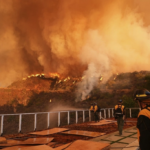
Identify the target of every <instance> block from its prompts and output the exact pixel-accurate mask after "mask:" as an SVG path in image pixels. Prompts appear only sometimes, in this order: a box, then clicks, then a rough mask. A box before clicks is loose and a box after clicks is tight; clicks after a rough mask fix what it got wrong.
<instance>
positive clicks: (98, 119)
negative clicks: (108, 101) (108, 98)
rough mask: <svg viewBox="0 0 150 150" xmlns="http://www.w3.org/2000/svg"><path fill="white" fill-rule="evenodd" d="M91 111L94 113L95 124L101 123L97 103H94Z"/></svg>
mask: <svg viewBox="0 0 150 150" xmlns="http://www.w3.org/2000/svg"><path fill="white" fill-rule="evenodd" d="M90 110H91V112H94V120H95V122H99V121H100V117H99V112H100V107H99V106H98V105H97V103H95V102H94V103H92V104H91V107H90Z"/></svg>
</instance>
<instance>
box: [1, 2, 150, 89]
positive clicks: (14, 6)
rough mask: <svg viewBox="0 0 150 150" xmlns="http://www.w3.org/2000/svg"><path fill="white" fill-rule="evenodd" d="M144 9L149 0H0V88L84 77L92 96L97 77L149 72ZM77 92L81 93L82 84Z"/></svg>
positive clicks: (148, 21)
mask: <svg viewBox="0 0 150 150" xmlns="http://www.w3.org/2000/svg"><path fill="white" fill-rule="evenodd" d="M149 5H150V2H149V0H143V1H140V0H136V1H135V0H122V1H120V0H107V1H104V0H93V1H87V0H82V1H81V0H69V1H62V0H55V1H49V0H44V1H43V0H36V1H35V0H0V71H1V73H0V87H6V86H8V85H9V84H11V83H12V82H14V81H16V80H18V79H21V78H22V77H26V76H27V75H31V74H35V73H49V72H58V73H60V74H63V75H70V76H71V75H72V76H79V75H82V74H83V75H86V76H87V78H88V81H90V82H87V83H88V84H89V83H90V85H91V87H90V89H89V90H91V89H92V87H93V86H94V84H95V83H96V80H97V79H98V77H99V76H100V75H103V76H104V78H106V79H107V78H108V77H109V76H110V75H111V74H112V73H119V72H129V71H132V72H133V71H140V70H149V57H150V42H149V41H150V28H149V25H150V19H149ZM87 68H88V69H87ZM86 69H87V70H86ZM93 74H94V76H95V79H94V80H93V79H90V78H91V75H93ZM83 82H85V81H83ZM79 88H80V89H82V90H85V89H84V86H83V83H81V87H79Z"/></svg>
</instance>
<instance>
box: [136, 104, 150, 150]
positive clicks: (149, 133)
mask: <svg viewBox="0 0 150 150" xmlns="http://www.w3.org/2000/svg"><path fill="white" fill-rule="evenodd" d="M137 130H138V131H137V134H138V140H139V142H140V144H142V145H143V144H144V145H146V144H149V143H150V107H147V108H144V109H142V110H141V111H140V112H139V114H138V119H137ZM149 149H150V147H149Z"/></svg>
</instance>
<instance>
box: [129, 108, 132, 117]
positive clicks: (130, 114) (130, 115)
mask: <svg viewBox="0 0 150 150" xmlns="http://www.w3.org/2000/svg"><path fill="white" fill-rule="evenodd" d="M129 110H130V118H131V117H132V115H131V108H129Z"/></svg>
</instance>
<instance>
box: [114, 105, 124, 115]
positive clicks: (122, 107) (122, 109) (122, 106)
mask: <svg viewBox="0 0 150 150" xmlns="http://www.w3.org/2000/svg"><path fill="white" fill-rule="evenodd" d="M118 106H120V107H121V111H122V114H123V115H125V111H124V108H125V107H124V105H120V104H118V105H116V106H115V110H117V108H118Z"/></svg>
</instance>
